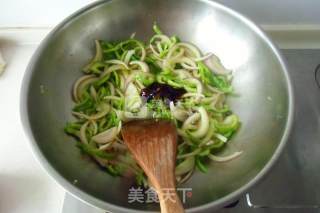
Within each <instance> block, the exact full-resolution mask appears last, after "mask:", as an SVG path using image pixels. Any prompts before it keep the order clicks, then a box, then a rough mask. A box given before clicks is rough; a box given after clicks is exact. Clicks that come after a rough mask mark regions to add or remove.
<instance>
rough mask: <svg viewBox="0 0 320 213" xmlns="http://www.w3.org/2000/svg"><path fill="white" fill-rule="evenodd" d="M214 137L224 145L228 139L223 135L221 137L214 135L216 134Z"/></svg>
mask: <svg viewBox="0 0 320 213" xmlns="http://www.w3.org/2000/svg"><path fill="white" fill-rule="evenodd" d="M214 136H215V137H216V138H218V139H219V140H221V141H222V142H224V143H226V142H227V141H228V138H227V137H225V136H223V135H221V134H218V133H216V134H214Z"/></svg>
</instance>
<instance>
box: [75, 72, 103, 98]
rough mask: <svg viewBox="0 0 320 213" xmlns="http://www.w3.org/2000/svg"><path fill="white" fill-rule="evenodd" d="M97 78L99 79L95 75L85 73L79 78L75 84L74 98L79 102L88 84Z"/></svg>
mask: <svg viewBox="0 0 320 213" xmlns="http://www.w3.org/2000/svg"><path fill="white" fill-rule="evenodd" d="M96 80H98V78H97V77H96V76H95V75H85V76H83V77H81V78H79V79H78V80H77V81H76V82H75V83H74V85H73V90H72V94H73V98H74V100H75V101H76V102H78V101H79V100H80V98H81V94H82V92H83V90H84V88H85V87H86V86H87V85H89V84H91V83H93V82H95V81H96Z"/></svg>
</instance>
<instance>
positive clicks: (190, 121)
mask: <svg viewBox="0 0 320 213" xmlns="http://www.w3.org/2000/svg"><path fill="white" fill-rule="evenodd" d="M200 118H201V115H200V113H198V112H196V113H193V114H192V115H191V116H189V117H188V118H187V119H186V120H185V122H184V123H183V125H182V129H183V130H186V129H189V127H190V125H192V124H193V123H195V122H196V121H198V120H199V119H200Z"/></svg>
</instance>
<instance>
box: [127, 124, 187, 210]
mask: <svg viewBox="0 0 320 213" xmlns="http://www.w3.org/2000/svg"><path fill="white" fill-rule="evenodd" d="M121 132H122V137H123V139H124V141H125V143H126V144H127V146H128V148H129V150H130V151H131V153H132V154H133V156H134V158H135V159H136V161H137V162H138V164H139V165H140V166H141V168H142V169H143V170H144V172H145V173H146V175H147V176H148V178H149V181H150V183H151V184H152V186H153V187H154V188H155V189H156V191H157V193H158V197H159V200H160V206H161V211H162V212H165V213H180V212H184V210H183V207H182V204H181V201H180V199H179V197H178V196H177V193H176V190H175V187H176V185H175V174H174V171H175V162H176V152H177V131H176V128H175V126H174V124H172V123H171V122H169V121H163V120H160V121H155V120H139V121H132V122H129V123H127V124H126V125H125V126H124V127H123V128H122V131H121ZM168 193H170V194H168ZM168 196H170V197H168Z"/></svg>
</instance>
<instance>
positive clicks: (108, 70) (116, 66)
mask: <svg viewBox="0 0 320 213" xmlns="http://www.w3.org/2000/svg"><path fill="white" fill-rule="evenodd" d="M123 69H124V67H123V65H120V64H114V65H111V66H110V67H106V68H105V70H104V71H103V73H101V75H100V78H103V77H104V76H106V75H108V74H110V73H112V72H113V71H117V70H123Z"/></svg>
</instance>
